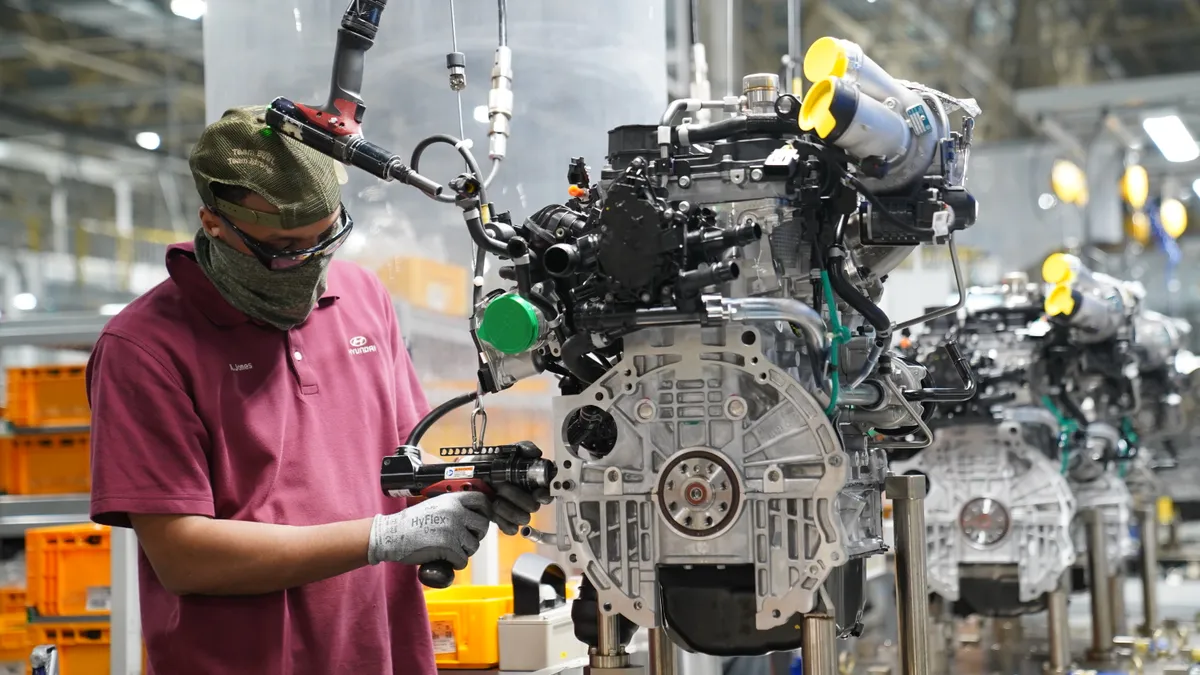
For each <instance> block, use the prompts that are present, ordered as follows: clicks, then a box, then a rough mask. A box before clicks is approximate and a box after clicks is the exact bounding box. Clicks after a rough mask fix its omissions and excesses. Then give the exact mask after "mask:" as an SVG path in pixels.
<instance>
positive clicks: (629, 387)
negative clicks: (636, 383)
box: [625, 382, 633, 391]
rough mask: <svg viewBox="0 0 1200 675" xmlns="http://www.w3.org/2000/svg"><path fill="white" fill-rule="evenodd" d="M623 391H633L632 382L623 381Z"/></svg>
mask: <svg viewBox="0 0 1200 675" xmlns="http://www.w3.org/2000/svg"><path fill="white" fill-rule="evenodd" d="M625 391H633V383H632V382H626V383H625Z"/></svg>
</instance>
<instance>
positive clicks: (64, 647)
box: [25, 621, 112, 675]
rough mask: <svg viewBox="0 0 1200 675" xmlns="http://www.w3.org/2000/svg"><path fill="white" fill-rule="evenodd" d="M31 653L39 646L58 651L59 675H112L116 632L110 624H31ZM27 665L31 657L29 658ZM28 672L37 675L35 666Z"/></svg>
mask: <svg viewBox="0 0 1200 675" xmlns="http://www.w3.org/2000/svg"><path fill="white" fill-rule="evenodd" d="M29 644H30V647H29V649H30V651H32V650H33V647H34V646H36V645H54V646H55V647H57V648H58V672H59V675H108V673H109V672H110V665H109V655H108V654H109V648H110V645H111V644H112V632H111V630H110V628H109V625H108V622H107V621H103V622H80V623H75V622H71V623H66V622H64V623H31V624H29ZM25 661H26V663H28V662H29V657H28V656H26V657H25ZM25 672H26V673H28V674H29V675H33V666H32V665H29V666H27V667H26V669H25Z"/></svg>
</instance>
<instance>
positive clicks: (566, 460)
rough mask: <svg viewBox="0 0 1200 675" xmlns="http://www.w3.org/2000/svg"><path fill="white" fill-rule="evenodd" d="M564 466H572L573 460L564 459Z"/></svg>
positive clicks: (566, 467)
mask: <svg viewBox="0 0 1200 675" xmlns="http://www.w3.org/2000/svg"><path fill="white" fill-rule="evenodd" d="M563 468H564V469H569V468H571V460H569V459H565V460H563Z"/></svg>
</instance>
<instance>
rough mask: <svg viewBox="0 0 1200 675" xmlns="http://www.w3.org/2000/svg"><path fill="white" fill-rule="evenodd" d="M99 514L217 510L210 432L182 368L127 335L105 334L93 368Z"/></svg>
mask: <svg viewBox="0 0 1200 675" xmlns="http://www.w3.org/2000/svg"><path fill="white" fill-rule="evenodd" d="M87 382H88V398H89V400H90V402H91V406H92V441H91V452H92V505H91V516H92V520H94V521H95V522H97V523H100V524H102V525H112V526H115V527H129V526H130V524H129V514H131V513H135V514H180V515H200V516H208V517H212V516H214V514H215V510H214V507H213V496H212V484H211V482H210V480H209V470H208V455H207V449H208V448H209V445H210V443H209V436H208V433H207V431H206V430H205V428H204V424H203V423H202V422H201V420H200V418H199V416H197V414H196V406H195V404H194V403H193V401H192V399H191V396H190V395H189V394H188V392H187V391H186V390H185V389H184V387H183V385H182V384H181V380H180V378H179V376H178V373H176V372H174V371H173V370H172V369H171V368H169V367H167V366H166V365H164V363H163V361H161V360H160V359H158V358H156V357H155V356H154V355H153V354H151V353H150V352H149V351H147V350H146V349H145V348H144V347H142V346H141V345H139V344H137V343H135V342H134V341H133V340H131V339H129V338H126V337H124V336H121V335H116V334H112V333H106V334H104V335H102V336H101V338H100V340H99V341H98V342H97V344H96V347H95V349H94V350H93V351H92V356H91V360H90V361H89V363H88V370H87Z"/></svg>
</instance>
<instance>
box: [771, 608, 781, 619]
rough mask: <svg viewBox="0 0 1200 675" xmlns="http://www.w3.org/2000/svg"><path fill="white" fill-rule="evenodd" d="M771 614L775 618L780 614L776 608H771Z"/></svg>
mask: <svg viewBox="0 0 1200 675" xmlns="http://www.w3.org/2000/svg"><path fill="white" fill-rule="evenodd" d="M771 616H773V617H775V618H776V619H778V618H779V616H780V614H779V610H777V609H773V610H771Z"/></svg>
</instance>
